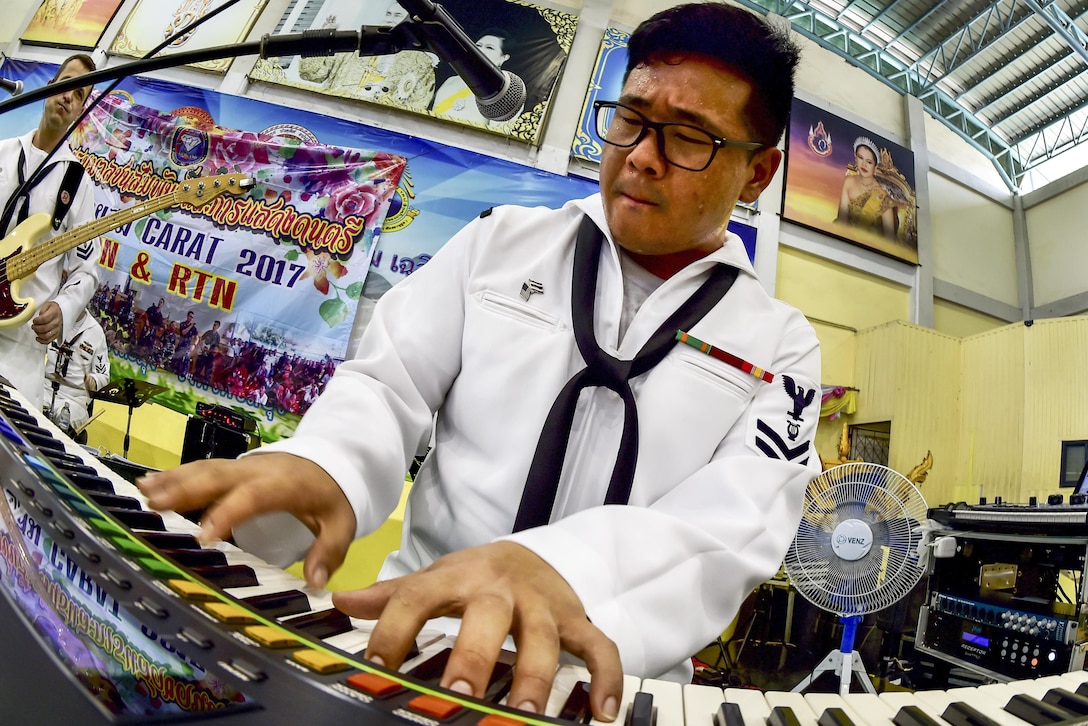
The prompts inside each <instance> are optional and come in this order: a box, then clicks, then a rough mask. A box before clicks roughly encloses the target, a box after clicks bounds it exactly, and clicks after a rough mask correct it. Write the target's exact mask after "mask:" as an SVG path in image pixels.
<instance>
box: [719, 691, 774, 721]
mask: <svg viewBox="0 0 1088 726" xmlns="http://www.w3.org/2000/svg"><path fill="white" fill-rule="evenodd" d="M725 702H726V703H735V704H737V705H738V706H740V715H741V717H742V718H743V719H744V724H745V726H748V724H763V723H766V721H767V717H768V716H770V715H771V709H770V707H769V706H768V705H767V699H766V698H764V697H763V692H762V691H755V690H752V689H750V688H726V689H725Z"/></svg>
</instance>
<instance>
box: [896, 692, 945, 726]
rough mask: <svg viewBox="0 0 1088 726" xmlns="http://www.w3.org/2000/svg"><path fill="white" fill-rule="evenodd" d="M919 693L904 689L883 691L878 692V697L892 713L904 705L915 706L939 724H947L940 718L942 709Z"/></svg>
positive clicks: (943, 725)
mask: <svg viewBox="0 0 1088 726" xmlns="http://www.w3.org/2000/svg"><path fill="white" fill-rule="evenodd" d="M920 693H921V692H918V693H908V692H906V691H885V692H884V693H881V694H880V696H879V698H880V700H881V701H883V702H884V704H885V705H886V706H888V707H889V708H891V710H892V713H893V714H897V713H899V709H901V708H903V707H904V706H917V707H918V709H919V710H920V711H922V713H924V714H925V715H927V716H929V717H930V718H932V719H933V720H934V721H936V722H937V723H938V724H941V726H949V724H948V722H947V721H945V720H944V719H943V718H941V712H942V711H943V710H944V709H943V708H942V709H938V708H937V707H936V706H933V705H932V704H930V703H927V702H925V701H924V700H922V699H920V698H919V697H918V696H919V694H920ZM893 718H894V716H893Z"/></svg>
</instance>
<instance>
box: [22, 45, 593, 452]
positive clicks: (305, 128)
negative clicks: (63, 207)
mask: <svg viewBox="0 0 1088 726" xmlns="http://www.w3.org/2000/svg"><path fill="white" fill-rule="evenodd" d="M55 70H56V66H55V65H50V64H45V63H38V62H35V61H25V60H15V59H11V58H7V59H4V63H3V66H2V74H3V76H4V77H6V78H12V79H19V80H22V81H23V82H24V83H25V84H26V87H27V88H28V89H31V88H38V87H40V86H42V85H44V84H45V83H46V82H47V81H48V80H49V79H50V78H51V77H52V75H53V73H54V71H55ZM113 95H115V96H116V95H120V96H121V97H122V98H124V99H126V100H128V101H130V102H132V103H136V104H139V105H141V106H145V107H150V108H154V109H158V112H159V113H161V114H165V115H166V116H168V117H170V118H171V119H174V120H177V122H178V124H179V125H183V126H188V127H193V128H198V129H211V128H213V127H215V126H216V125H219V126H222V127H227V128H233V129H247V130H249V131H247V134H248V135H249V136H253V137H261V138H265V137H276V138H278V139H280V140H281V142H282V143H285V144H288V141H291V143H296V142H297V143H300V144H301V145H307V144H318V145H327V146H329V147H340V148H367V149H381V150H382V151H384V152H386V153H388V154H395V155H396V156H398V157H403V158H405V159H407V165H406V166H405V167H404V170H403V173H402V174H401V176H400V180H399V185H398V186H397V187H396V188H395V189H393V190H392V196H391V198H390V200H389V205H388V207H387V209H386V215H385V222H384V224H383V225H382V227H381V229H380V235H379V234H378V230H374V236H373V237H372V238H371V239H369V242H370V243H371V246H372V248H373V247H374V245H375V244H376V248H373V249H371V250H369V251H368V252H367V254H366V255H364V254H362V253H361V251H360V250H357V251H356V253H355V254H354V255H353V257H352V260H351V263H350V264H348V265H347V268H348V270H349V273H350V275H352V277H351V278H345V279H352V280H355V279H356V278H355V277H354V276H355V275H360V276H365V277H363V278H362V279H363V285H362V290H361V297H360V298H359V299H358V300H353V299H352V298H351V297H350V295H349V296H347V297H343V298H342V299H343V300H344V302H345V304H347V305H348V306H349V307H352V308H353V312H354V309H355V306H357V309H358V314H355V315H354V326H353V327H351V330H350V333H349V335H348V343H347V355H349V356H350V355H353V354H354V348H355V345H356V344H357V342H358V338H359V336H360V335H361V333H362V329H363V327H364V326H365V323H366V320H367V319H368V315H369V311H370V309H371V307H372V306H373V304H374V303H375V302H376V301H377V299H378V298H380V297H381V295H382V294H384V292H385V291H387V290H388V289H389V288H390V287H391V286H392V285H394V284H396V283H397V282H399V281H400V280H402V279H404V278H405V277H407V276H408V275H410V274H411V273H412V272H413V271H414V270H415V269H418V268H419V267H420V266H421V265H424V264H426V262H427V260H429V259H430V258H431V257H432V256H433V255H434V254H435V253H436V252H437V251H438V250H439V249H440V248H441V247H442V245H443V244H445V242H446V240H448V239H449V238H450V237H451V236H453V235H454V234H455V233H456V232H457V231H458V230H459V229H461V227H463V226H464V225H465V224H466V223H467V222H469V221H470V220H472V219H473V218H474V217H476V216H477V215H479V214H480V213H481V212H482V211H484V210H485V209H487V208H489V207H492V206H496V205H499V204H522V205H526V206H547V207H558V206H561V205H562V204H563V203H564V202H566V201H567V200H569V199H573V198H578V197H583V196H586V195H588V194H592V193H593V192H595V191H596V190H597V184H596V182H594V181H591V180H587V179H579V178H576V177H564V176H559V175H556V174H551V173H548V172H544V171H540V170H538V169H534V168H532V167H528V166H525V165H523V164H516V163H513V162H509V161H505V160H502V159H496V158H494V157H490V156H486V155H484V154H478V153H475V152H471V151H466V150H464V149H458V148H456V147H450V146H445V145H443V144H440V143H438V142H435V141H429V140H427V139H421V138H419V137H415V136H409V135H406V134H400V133H397V132H394V131H390V130H387V129H379V128H376V127H372V126H367V125H365V124H360V123H356V122H352V121H347V120H345V119H342V118H336V117H332V116H325V115H321V114H317V113H313V112H309V111H305V110H301V109H298V108H291V107H286V106H280V105H277V104H274V103H269V102H266V101H260V100H255V99H249V98H244V97H240V96H235V95H230V94H223V93H218V92H215V91H210V90H206V89H200V88H196V87H192V86H184V85H180V84H176V83H172V82H169V81H161V80H157V79H152V78H144V77H140V76H132V77H128V78H125V79H124V80H122V81H121V82H120V84H119V85H118V86H117V89H116V90H115V91H114V92H113ZM40 115H41V105H40V103H39V104H32V105H28V106H22V107H20V108H17V109H14V110H12V111H8V112H6V113H3V114H0V138H3V137H8V136H14V135H17V134H22V133H25V132H26V131H28V130H29V129H31V128H34V127H35V126H37V124H38V119H39V116H40ZM236 133H239V132H236ZM289 145H290V144H288V146H289ZM390 181H392V180H390ZM102 193H103V194H104V195H105V196H103V198H102V200H101V201H100V205H101V207H102V208H103V210H104V209H106V208H115V207H116V206H117V203H116V202H117V196H118V195H117V194H116V192H108V191H103V192H102ZM152 226H154V225H153V224H152ZM107 236H113V237H115V236H116V234H111V235H107ZM219 236H222V235H219ZM138 244H139V245H140V246H141V247H140V248H143V243H142V242H139V243H138ZM132 249H133V250H135V249H137V248H135V247H134V248H132ZM273 250H280V247H279V246H273ZM288 251H289V250H288ZM357 258H358V259H357ZM194 262H195V261H194ZM258 262H259V260H254V266H253V271H254V272H255V273H256V265H257V264H258ZM125 263H130V261H127V260H122V261H119V262H118V263H117V265H116V268H117V269H116V270H114V271H107V270H106V269H104V268H100V275H101V277H102V279H103V280H106V279H107V278H109V279H110V280H111V282H110V291H112V289H113V286H114V285H117V284H118V283H121V278H120V274H121V273H120V272H118V271H117V270H119V269H120V268H121V266H122V265H123V264H125ZM266 265H267V263H266ZM266 269H267V268H266ZM285 273H286V269H285ZM156 274H159V273H156ZM111 275H117V276H118V279H117V280H113V278H112V277H110V276H111ZM224 276H225V275H224ZM326 280H328V281H329V282H330V295H329V297H330V298H331V297H334V295H333V292H332V290H333V287H332V283H336V285H337V286H340V287H344V283H343V281H342V280H341V279H340V278H335V277H330V276H329V275H328V274H327V275H326ZM248 281H249V282H253V279H252V278H248ZM303 282H305V283H307V284H309V283H310V282H311V280H310V279H309V278H308V279H307V280H305V281H303ZM132 285H133V286H134V289H138V290H146V287H145V286H143V285H140V284H139V283H135V282H134V283H132ZM124 288H125V285H124V284H123V283H121V286H120V289H121V290H123V289H124ZM295 288H296V289H297V288H299V281H296V283H295ZM310 289H311V290H313V289H314V288H313V287H312V286H311V287H310ZM356 291H357V288H355V287H352V288H351V289H350V291H349V292H350V294H354V293H355V292H356ZM145 296H146V297H147V299H146V300H145V299H144V298H141V300H144V302H142V303H141V305H140V307H141V308H142V307H143V306H144V304H150V305H151V306H152V307H154V306H155V305H156V304H157V303H158V299H159V297H164V298H165V302H164V306H168V309H169V305H170V304H171V300H172V298H171V297H167V296H165V295H162V294H161V293H160V294H158V295H157V296H156V292H154V291H148V292H146V293H145ZM261 309H263V308H261ZM210 310H211V309H209V312H210ZM171 314H172V315H174V316H177V314H178V313H177V311H174V312H172V313H171ZM194 317H196V316H195V315H194ZM214 319H215V318H210V317H209V318H205V319H203V320H201V321H199V322H200V325H199V326H198V328H199V331H200V333H204V332H205V331H206V330H208V329H209V327H210V325H211V323H212V322H213V321H214ZM171 320H173V321H174V322H175V323H177V322H178V320H179V318H178V317H172V318H171ZM180 320H181V321H182V322H184V316H182V317H181V318H180ZM226 323H227V321H225V320H223V321H221V325H220V329H219V331H218V332H219V334H220V336H221V337H225V331H224V329H225V326H226ZM316 323H317V324H318V327H321V326H325V327H327V324H326V323H325V322H324V320H317V321H316ZM342 325H343V326H349V323H348V321H347V320H345V322H344V323H343V324H342ZM342 330H343V328H342V327H340V326H338V327H337V331H342ZM126 355H128V354H126ZM111 360H112V364H113V371H114V375H115V377H116V376H118V375H121V374H122V373H120V372H124V374H125V375H131V376H132V377H136V378H145V377H146V378H147V379H148V380H149V381H151V382H153V383H159V384H160V385H165V386H167V387H168V388H170V389H171V390H170V392H168V393H164V394H160V395H158V396H156V397H155V398H154V399H153V401H154V402H155V403H157V404H160V405H166V406H168V407H170V408H172V409H174V410H177V411H179V412H181V413H188V414H191V413H193V412H194V411H195V406H196V402H197V401H204V402H208V403H216V404H220V405H225V406H230V407H233V408H236V409H240V410H243V411H246V412H248V413H250V414H255V415H257V416H258V418H259V420H260V422H261V429H260V430H261V436H262V438H263V439H264V440H265V441H270V440H275V439H278V438H282V437H283V436H286V435H288V434H289V432H290V431H293V430H294V422H295V421H296V420H297V416H296V415H294V414H290V413H288V412H286V411H280V410H277V409H276V408H275V406H274V404H273V400H274V399H273V397H272V396H271V395H269V402H268V403H266V404H264V405H263V406H255V405H253V404H252V403H250V404H247V403H246V402H245V401H240V400H238V399H237V398H236V397H234V396H231V395H230V394H229V392H228V391H226V390H218V389H216V388H214V387H212V386H207V385H206V384H202V383H200V382H197V383H195V384H194V383H193V381H192V379H191V378H188V379H186V381H185V382H180V381H178V380H177V377H176V376H175V375H173V374H171V373H168V372H167V373H163V372H162V371H161V370H158V369H154V368H148V367H147V365H146V364H144V363H143V362H141V361H134V360H130V359H129V358H128V357H125V356H122V355H119V354H117V353H114V355H113V356H112V357H111ZM292 368H293V366H292Z"/></svg>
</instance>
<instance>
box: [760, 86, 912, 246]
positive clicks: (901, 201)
mask: <svg viewBox="0 0 1088 726" xmlns="http://www.w3.org/2000/svg"><path fill="white" fill-rule="evenodd" d="M786 148H787V153H786V177H785V185H784V188H785V191H784V197H783V202H782V216H783V218H784V219H786V220H788V221H790V222H794V223H796V224H800V225H803V226H805V227H810V228H812V229H815V230H818V231H820V232H826V233H827V234H831V235H834V236H836V237H840V238H842V239H844V240H847V241H849V242H853V243H854V244H857V245H860V246H862V247H868V248H869V249H872V250H875V251H877V252H880V253H883V254H886V255H889V256H891V257H895V258H896V259H900V260H903V261H904V262H909V263H912V264H918V223H917V210H918V200H917V194H916V191H915V189H916V187H915V180H914V153H913V152H912V151H911V150H910V149H907V148H905V147H903V146H900V145H899V144H896V143H894V142H892V141H889V140H888V139H886V138H884V137H882V136H880V135H879V134H875V133H873V132H872V131H870V130H868V129H865V128H864V127H862V126H859V125H857V124H855V123H851V122H850V121H847V120H846V119H843V118H840V117H839V116H836V115H834V114H832V113H830V112H829V111H826V110H824V109H821V108H819V107H817V106H814V105H813V104H810V103H807V102H805V101H802V100H800V99H794V101H793V107H792V109H791V112H790V125H789V133H788V136H787V141H786Z"/></svg>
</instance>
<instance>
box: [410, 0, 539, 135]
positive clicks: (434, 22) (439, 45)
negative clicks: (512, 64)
mask: <svg viewBox="0 0 1088 726" xmlns="http://www.w3.org/2000/svg"><path fill="white" fill-rule="evenodd" d="M399 4H400V6H401V7H402V8H404V9H405V10H407V11H408V12H409V13H410V14H411V15H412V19H413V20H414V21H415V22H416V28H417V30H419V31H420V33H421V34H422V35H423V36H424V37H425V38H426V40H427V45H428V46H429V47H430V48H431V49H432V50H434V52H435V53H437V54H438V55H439V57H440V58H442V60H444V61H446V62H447V63H449V64H450V66H452V67H453V70H455V71H456V72H457V75H459V76H460V77H461V79H462V80H463V81H464V82H465V85H467V86H468V89H469V90H470V91H472V94H473V95H474V96H476V108H478V109H479V110H480V113H481V114H482V115H483V117H484V118H487V119H490V120H492V121H509V120H510V119H512V118H514V117H515V116H517V115H518V114H520V113H521V109H522V107H523V106H524V105H525V81H523V80H521V78H519V77H518V76H515V75H514V74H513V73H510V72H509V71H504V70H501V69H500V68H499V67H498V66H496V65H495V64H494V63H492V62H491V59H490V58H488V57H487V56H486V55H484V54H483V51H481V50H480V49H479V48H477V47H476V43H475V42H473V40H472V39H471V38H469V37H468V34H467V33H465V31H464V29H463V28H462V27H461V26H460V25H458V23H457V21H456V20H454V19H453V17H452V16H451V15H450V14H449V13H448V12H446V9H445V8H443V7H442V6H441V5H437V4H435V3H433V2H431V0H399Z"/></svg>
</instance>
